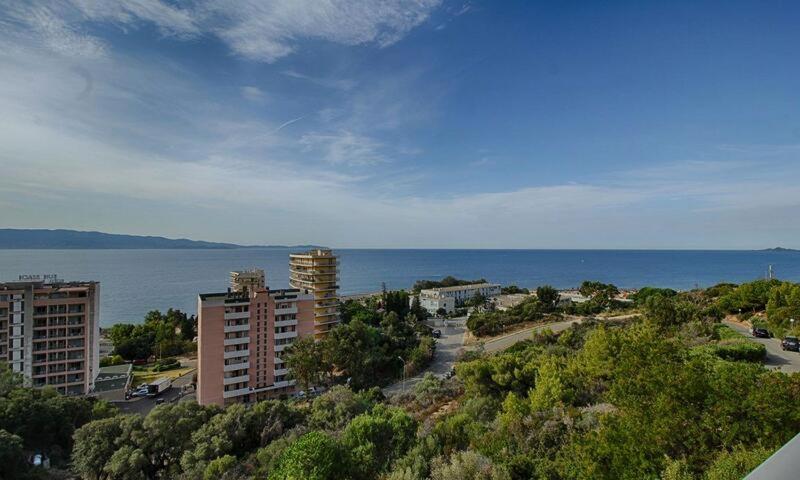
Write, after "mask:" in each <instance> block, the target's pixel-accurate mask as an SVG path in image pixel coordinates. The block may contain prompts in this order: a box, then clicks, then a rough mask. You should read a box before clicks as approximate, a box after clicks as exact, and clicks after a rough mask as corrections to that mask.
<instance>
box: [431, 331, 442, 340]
mask: <svg viewBox="0 0 800 480" xmlns="http://www.w3.org/2000/svg"><path fill="white" fill-rule="evenodd" d="M433 338H442V331H441V330H434V331H433Z"/></svg>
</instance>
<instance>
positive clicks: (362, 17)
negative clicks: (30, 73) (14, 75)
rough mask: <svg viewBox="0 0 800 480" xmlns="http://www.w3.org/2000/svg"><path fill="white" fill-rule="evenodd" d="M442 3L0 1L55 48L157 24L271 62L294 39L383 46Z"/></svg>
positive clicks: (73, 48)
mask: <svg viewBox="0 0 800 480" xmlns="http://www.w3.org/2000/svg"><path fill="white" fill-rule="evenodd" d="M440 3H441V0H416V1H413V2H409V1H406V0H383V1H381V2H374V1H371V0H332V1H317V0H238V1H230V0H197V1H194V2H189V3H185V4H182V5H180V6H177V5H174V4H172V3H170V2H166V1H162V0H130V1H126V2H113V1H112V2H109V1H101V0H63V1H60V2H53V3H49V4H47V5H46V6H36V5H26V4H20V3H19V2H16V1H15V0H3V1H2V5H3V7H4V9H6V10H7V11H11V12H13V13H15V14H17V16H18V20H20V19H22V20H23V21H25V22H27V23H28V24H29V25H30V26H32V27H34V28H36V29H38V30H39V33H40V34H41V35H42V37H43V38H44V40H45V43H46V44H47V45H49V46H50V47H52V48H54V49H57V50H64V49H66V48H67V46H69V51H70V53H82V54H87V53H90V52H94V51H96V50H98V49H101V47H102V45H101V44H100V43H97V42H98V41H97V40H96V39H94V38H92V37H90V36H88V35H83V34H80V32H79V28H81V25H84V24H86V23H87V22H108V23H112V24H114V25H117V26H118V27H120V28H122V29H123V30H127V29H132V28H138V27H139V26H140V25H143V24H152V25H155V26H156V27H157V28H158V29H159V31H161V33H162V34H163V35H167V36H174V37H178V38H194V37H196V36H198V35H202V34H210V35H215V36H216V37H218V38H219V39H221V40H222V41H223V42H225V43H226V44H227V45H228V46H229V47H230V48H231V50H232V51H233V52H235V53H236V54H237V55H241V56H243V57H246V58H249V59H252V60H258V61H264V62H270V63H271V62H274V61H276V60H278V59H279V58H282V57H285V56H286V55H289V54H290V53H292V52H293V51H294V50H295V49H296V48H297V45H298V43H299V41H300V40H302V39H319V40H325V41H329V42H334V43H339V44H343V45H364V44H374V45H377V46H379V47H386V46H389V45H392V44H393V43H395V42H397V41H399V40H400V39H401V38H403V37H404V36H405V35H406V34H407V33H408V32H409V31H410V30H411V29H413V28H414V27H416V26H417V25H419V24H420V23H422V22H424V21H425V20H426V19H427V18H428V17H429V15H430V14H431V12H432V11H433V10H434V9H435V8H437V7H438V6H439V4H440Z"/></svg>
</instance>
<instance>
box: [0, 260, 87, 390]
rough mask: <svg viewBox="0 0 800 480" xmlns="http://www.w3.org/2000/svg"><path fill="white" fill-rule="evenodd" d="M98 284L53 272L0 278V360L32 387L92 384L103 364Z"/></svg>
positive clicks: (82, 387)
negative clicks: (13, 279) (15, 279)
mask: <svg viewBox="0 0 800 480" xmlns="http://www.w3.org/2000/svg"><path fill="white" fill-rule="evenodd" d="M99 319H100V284H99V283H97V282H62V281H60V280H58V279H57V278H55V277H54V276H47V278H44V279H43V278H41V277H39V276H31V277H20V281H19V282H9V283H0V361H5V362H8V364H9V365H10V367H11V370H12V371H14V372H17V373H21V374H22V375H23V376H24V377H25V379H26V382H28V383H29V384H30V385H31V386H33V387H44V386H51V387H53V388H55V389H56V390H57V391H58V392H59V393H62V394H65V395H85V394H87V393H90V392H91V391H92V390H93V389H94V379H95V377H96V376H97V373H98V371H99V368H100V355H99V352H100V345H99V340H100V321H99Z"/></svg>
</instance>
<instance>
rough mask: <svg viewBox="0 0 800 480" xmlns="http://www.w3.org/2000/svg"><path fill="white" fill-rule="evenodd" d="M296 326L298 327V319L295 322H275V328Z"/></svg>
mask: <svg viewBox="0 0 800 480" xmlns="http://www.w3.org/2000/svg"><path fill="white" fill-rule="evenodd" d="M295 325H297V319H296V318H295V319H294V320H282V321H280V322H275V328H281V327H292V326H295Z"/></svg>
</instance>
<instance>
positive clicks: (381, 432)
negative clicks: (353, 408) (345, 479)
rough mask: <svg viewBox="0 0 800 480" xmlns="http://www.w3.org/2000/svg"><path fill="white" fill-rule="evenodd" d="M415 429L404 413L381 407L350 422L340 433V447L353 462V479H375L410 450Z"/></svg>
mask: <svg viewBox="0 0 800 480" xmlns="http://www.w3.org/2000/svg"><path fill="white" fill-rule="evenodd" d="M416 427H417V425H416V422H415V421H414V419H412V418H411V417H410V416H408V414H407V413H405V411H404V410H402V409H399V408H391V407H388V408H387V407H384V406H383V405H378V406H376V407H375V409H373V411H372V412H370V413H363V414H361V415H359V416H358V417H356V418H354V419H353V421H351V422H350V424H349V425H347V427H346V428H345V429H344V432H343V433H342V445H343V447H344V448H345V449H347V450H348V451H349V452H350V455H351V457H352V459H353V464H352V473H353V477H354V478H356V479H364V480H369V479H373V478H378V477H379V476H380V475H381V474H382V473H384V472H385V471H386V470H388V468H389V465H390V464H391V463H392V461H394V460H395V459H397V458H399V457H400V456H402V455H403V454H404V453H405V452H406V450H408V449H409V448H410V447H411V445H412V443H413V439H414V433H415V432H416Z"/></svg>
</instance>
